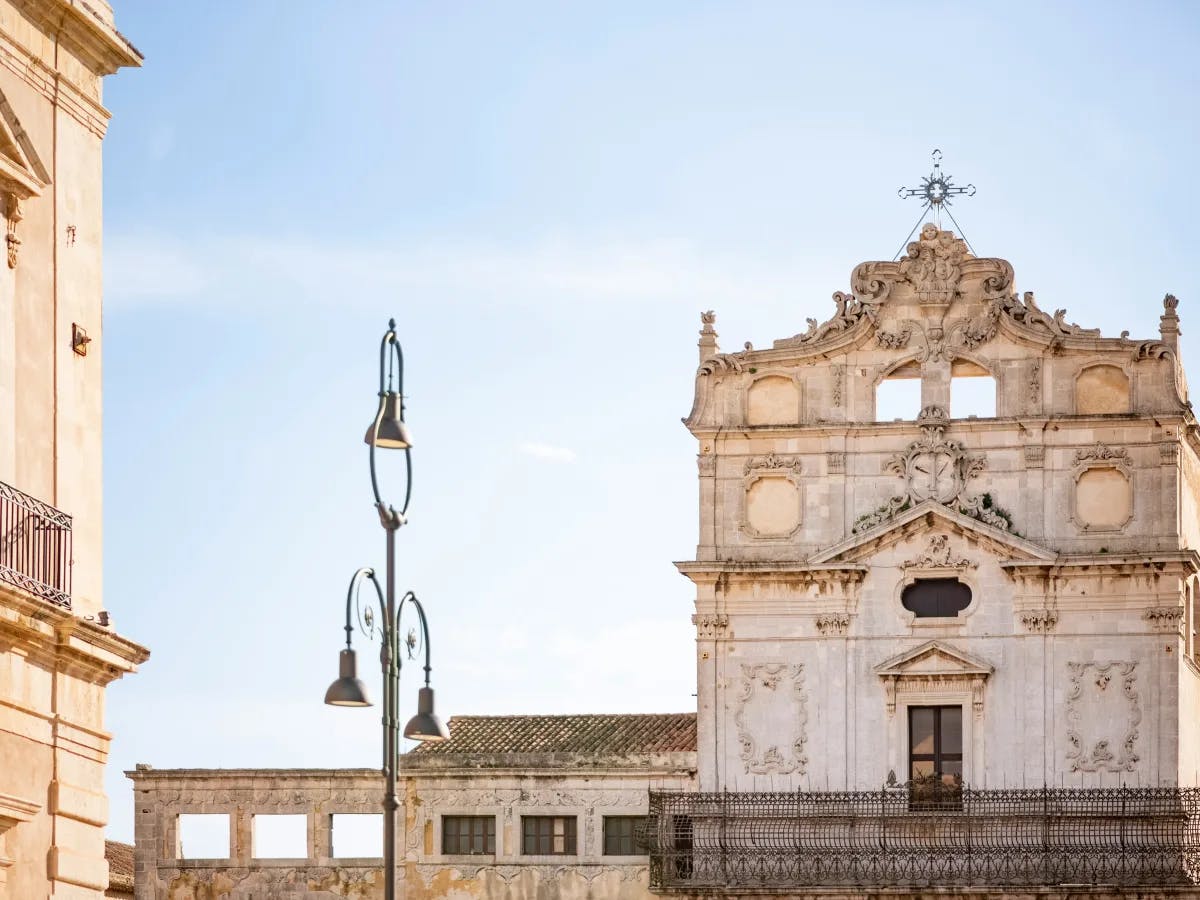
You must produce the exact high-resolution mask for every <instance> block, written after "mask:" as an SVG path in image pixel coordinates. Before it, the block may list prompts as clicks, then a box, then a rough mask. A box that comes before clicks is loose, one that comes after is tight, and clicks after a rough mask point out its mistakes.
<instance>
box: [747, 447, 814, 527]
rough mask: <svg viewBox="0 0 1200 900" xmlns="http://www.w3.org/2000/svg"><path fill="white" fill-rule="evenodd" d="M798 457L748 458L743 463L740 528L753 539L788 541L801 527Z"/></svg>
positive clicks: (801, 505)
mask: <svg viewBox="0 0 1200 900" xmlns="http://www.w3.org/2000/svg"><path fill="white" fill-rule="evenodd" d="M800 468H801V463H800V458H799V457H798V456H778V455H776V454H774V453H768V454H767V455H766V456H757V457H752V458H750V459H748V460H747V461H746V479H745V482H744V486H745V496H744V499H743V504H742V510H743V512H742V522H741V527H742V530H743V531H744V532H746V534H748V535H750V536H751V537H754V538H767V539H770V538H774V539H777V540H778V539H786V538H790V537H792V536H793V535H795V534H796V532H798V531H799V530H800V526H801V525H802V524H803V511H804V489H803V484H802V482H801V481H800Z"/></svg>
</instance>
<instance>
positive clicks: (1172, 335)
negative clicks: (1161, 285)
mask: <svg viewBox="0 0 1200 900" xmlns="http://www.w3.org/2000/svg"><path fill="white" fill-rule="evenodd" d="M1178 306H1179V298H1178V297H1176V296H1175V295H1174V294H1167V295H1166V296H1165V297H1163V314H1162V315H1161V316H1160V317H1159V320H1158V333H1159V334H1160V335H1161V336H1162V339H1163V343H1164V344H1166V345H1167V346H1168V347H1170V348H1171V349H1172V350H1174V351H1175V352H1176V353H1178V352H1179V313H1177V312H1175V309H1176V307H1178Z"/></svg>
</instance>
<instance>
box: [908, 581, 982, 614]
mask: <svg viewBox="0 0 1200 900" xmlns="http://www.w3.org/2000/svg"><path fill="white" fill-rule="evenodd" d="M900 603H901V604H902V605H903V606H904V608H905V609H907V610H909V611H910V612H913V613H915V614H916V617H917V618H918V619H924V618H935V617H936V618H953V617H954V616H957V615H958V614H959V613H960V612H962V611H963V610H964V609H966V608H967V607H968V606H970V605H971V589H970V588H969V587H967V586H966V585H965V584H963V583H962V582H961V581H959V580H958V579H956V578H918V579H917V580H916V581H914V582H913V583H912V584H910V585H908V587H906V588H905V589H904V591H903V593H901V595H900Z"/></svg>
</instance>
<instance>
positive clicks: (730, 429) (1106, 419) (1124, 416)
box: [684, 410, 1200, 453]
mask: <svg viewBox="0 0 1200 900" xmlns="http://www.w3.org/2000/svg"><path fill="white" fill-rule="evenodd" d="M949 421H950V424H951V425H952V426H953V427H954V428H955V431H956V433H959V432H965V433H973V432H989V431H996V432H1009V431H1012V429H1013V427H1014V426H1020V427H1022V428H1024V429H1025V430H1026V431H1031V432H1041V431H1046V430H1047V429H1049V428H1050V427H1051V426H1058V427H1059V428H1063V427H1078V428H1095V427H1103V426H1114V425H1126V424H1149V423H1157V425H1160V426H1168V425H1189V426H1193V427H1194V426H1195V419H1194V417H1193V416H1192V414H1191V413H1190V412H1188V411H1186V410H1178V411H1168V412H1162V413H1159V412H1154V413H1103V414H1100V413H1094V414H1088V415H1080V416H1067V415H1056V416H1024V415H1022V416H1008V417H1004V418H994V419H950V420H949ZM684 424H685V425H687V426H688V430H689V431H691V433H692V434H693V435H695V436H696V437H698V438H709V439H712V438H718V437H720V438H731V437H734V438H748V437H752V436H753V437H756V438H758V437H773V436H775V435H778V436H780V437H788V438H797V437H814V438H817V437H859V436H869V437H877V436H879V435H881V434H889V433H895V434H910V433H911V434H915V433H916V432H917V430H918V429H917V423H916V420H914V419H910V420H906V421H902V422H802V423H799V424H794V425H696V424H690V423H689V421H688V420H686V419H685V420H684ZM1149 443H1158V442H1156V441H1150V442H1149ZM1191 443H1192V444H1193V446H1194V447H1195V448H1196V450H1197V452H1198V453H1200V431H1197V434H1196V435H1194V436H1192V439H1191ZM1046 446H1047V447H1053V446H1056V445H1053V444H1047V445H1046Z"/></svg>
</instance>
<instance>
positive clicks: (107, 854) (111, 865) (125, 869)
mask: <svg viewBox="0 0 1200 900" xmlns="http://www.w3.org/2000/svg"><path fill="white" fill-rule="evenodd" d="M104 858H105V859H107V860H108V886H109V888H110V889H115V890H118V891H132V890H133V846H132V845H130V844H122V843H120V842H119V841H105V842H104Z"/></svg>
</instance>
